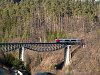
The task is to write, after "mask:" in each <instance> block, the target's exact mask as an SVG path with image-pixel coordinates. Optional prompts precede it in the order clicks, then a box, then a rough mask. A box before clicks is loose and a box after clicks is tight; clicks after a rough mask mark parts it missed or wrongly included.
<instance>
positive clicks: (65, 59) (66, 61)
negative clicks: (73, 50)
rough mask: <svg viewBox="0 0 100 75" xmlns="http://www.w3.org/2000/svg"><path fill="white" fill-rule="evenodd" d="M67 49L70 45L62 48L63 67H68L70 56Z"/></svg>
mask: <svg viewBox="0 0 100 75" xmlns="http://www.w3.org/2000/svg"><path fill="white" fill-rule="evenodd" d="M69 48H70V45H67V46H65V48H64V66H67V65H70V59H71V54H70V50H69Z"/></svg>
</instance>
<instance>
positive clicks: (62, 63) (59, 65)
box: [55, 61, 64, 70]
mask: <svg viewBox="0 0 100 75" xmlns="http://www.w3.org/2000/svg"><path fill="white" fill-rule="evenodd" d="M63 66H64V61H62V62H60V63H58V64H57V65H55V69H56V70H61V69H62V68H63Z"/></svg>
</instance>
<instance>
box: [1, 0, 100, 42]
mask: <svg viewBox="0 0 100 75" xmlns="http://www.w3.org/2000/svg"><path fill="white" fill-rule="evenodd" d="M99 10H100V4H99V2H95V1H92V2H90V1H88V0H86V1H85V2H83V1H72V0H21V1H20V0H0V41H2V42H36V41H37V42H39V41H43V42H46V41H51V40H54V39H55V38H77V37H84V36H85V34H87V33H89V32H92V31H94V30H95V29H96V28H99V27H100V26H99V22H100V20H99V18H100V11H99ZM74 32H76V33H77V32H80V33H82V34H81V35H80V34H79V35H77V36H75V35H74V34H75V33H74ZM70 33H71V35H70ZM98 33H99V31H98Z"/></svg>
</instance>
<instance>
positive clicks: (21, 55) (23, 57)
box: [19, 47, 25, 62]
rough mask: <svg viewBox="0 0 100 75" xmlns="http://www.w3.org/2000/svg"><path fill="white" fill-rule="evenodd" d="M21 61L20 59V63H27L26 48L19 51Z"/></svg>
mask: <svg viewBox="0 0 100 75" xmlns="http://www.w3.org/2000/svg"><path fill="white" fill-rule="evenodd" d="M19 59H20V61H23V62H24V61H25V48H24V47H22V48H20V50H19Z"/></svg>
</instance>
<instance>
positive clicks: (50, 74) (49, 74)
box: [35, 72, 54, 75]
mask: <svg viewBox="0 0 100 75" xmlns="http://www.w3.org/2000/svg"><path fill="white" fill-rule="evenodd" d="M35 75H54V74H52V73H50V72H43V73H37V74H35Z"/></svg>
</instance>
